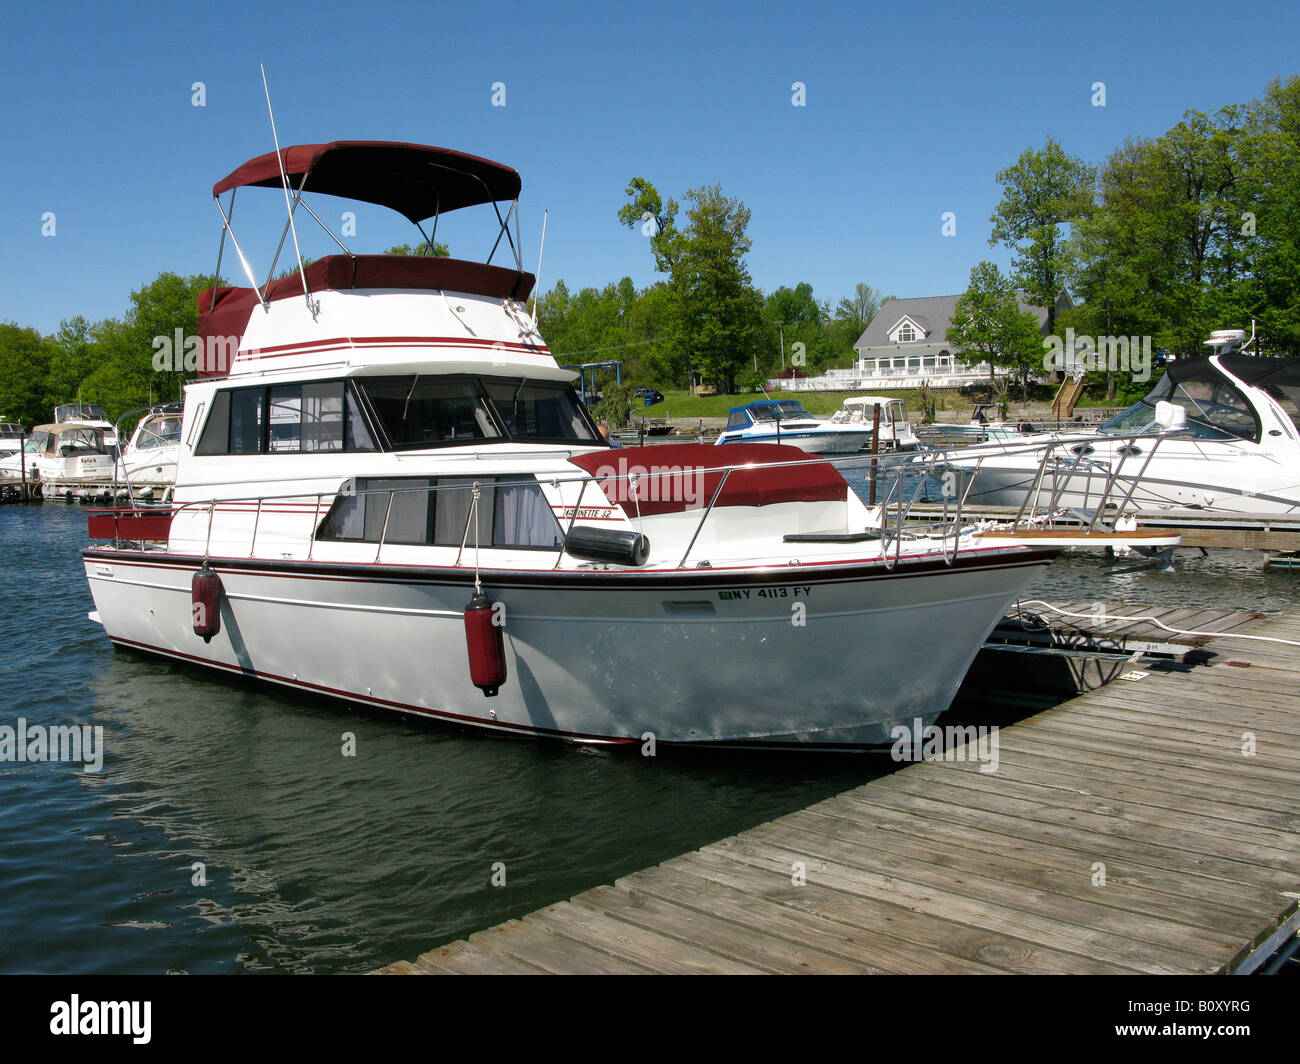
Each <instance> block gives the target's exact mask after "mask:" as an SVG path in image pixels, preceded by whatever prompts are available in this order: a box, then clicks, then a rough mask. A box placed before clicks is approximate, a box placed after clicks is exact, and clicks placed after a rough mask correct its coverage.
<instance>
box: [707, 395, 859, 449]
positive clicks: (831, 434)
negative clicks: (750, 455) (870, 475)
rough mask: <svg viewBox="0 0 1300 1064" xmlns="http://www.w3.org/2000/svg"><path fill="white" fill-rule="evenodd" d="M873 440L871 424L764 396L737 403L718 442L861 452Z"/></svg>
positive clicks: (787, 400)
mask: <svg viewBox="0 0 1300 1064" xmlns="http://www.w3.org/2000/svg"><path fill="white" fill-rule="evenodd" d="M870 441H871V426H870V425H869V424H868V425H867V427H866V428H865V429H864V428H863V427H862V426H861V425H850V424H840V423H837V422H835V421H834V420H833V419H829V418H817V417H813V415H812V414H810V413H808V411H807V410H805V409H804V406H803V404H802V403H800V402H799V401H797V400H795V399H763V400H760V401H758V402H755V403H747V404H746V405H745V406H733V407H732V408H731V411H730V414H729V415H728V417H727V426H726V428H724V429H723V430H722V433H721V434H720V435H719V436H718V438H717V439H716V440H715V441H714V443H715V444H726V443H779V444H784V445H785V446H788V447H798V448H799V450H801V451H805V452H807V453H809V454H857V453H858V451H860V450H862V448H863V447H864V446H865V445H866V444H868V443H869V442H870Z"/></svg>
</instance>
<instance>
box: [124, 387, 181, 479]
mask: <svg viewBox="0 0 1300 1064" xmlns="http://www.w3.org/2000/svg"><path fill="white" fill-rule="evenodd" d="M182 414H183V411H182V409H181V407H180V405H179V404H170V405H166V406H157V407H153V408H151V409H150V410H149V411H148V412H147V413H145V415H144V416H143V417H141V418H140V420H139V422H138V423H137V424H136V427H135V430H134V431H133V432H132V433H131V439H130V441H129V442H128V443H127V444H126V445H125V446H124V447H123V448H122V451H121V454H120V455H119V457H118V460H117V471H116V476H117V479H118V481H119V482H121V483H125V484H128V485H129V486H130V488H131V490H132V491H144V492H147V493H149V494H153V495H161V494H162V493H164V492H165V491H167V490H168V489H169V488H170V487H171V486H172V485H174V484H175V483H176V463H177V460H178V459H179V457H180V450H181V421H182Z"/></svg>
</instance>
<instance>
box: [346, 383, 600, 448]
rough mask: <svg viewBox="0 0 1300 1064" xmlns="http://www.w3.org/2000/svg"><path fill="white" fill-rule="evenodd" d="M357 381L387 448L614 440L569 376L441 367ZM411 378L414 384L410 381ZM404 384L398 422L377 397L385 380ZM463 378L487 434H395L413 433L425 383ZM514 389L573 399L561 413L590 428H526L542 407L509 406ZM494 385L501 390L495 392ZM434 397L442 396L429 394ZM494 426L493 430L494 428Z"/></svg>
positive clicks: (572, 423)
mask: <svg viewBox="0 0 1300 1064" xmlns="http://www.w3.org/2000/svg"><path fill="white" fill-rule="evenodd" d="M351 379H352V383H353V384H354V385H356V391H357V393H358V395H359V396H360V398H361V401H362V403H363V404H364V405H365V407H366V413H367V415H368V417H369V420H370V424H371V425H372V426H373V429H374V431H375V433H376V436H377V443H378V444H379V449H380V450H383V451H402V452H406V451H424V450H434V449H438V448H442V447H464V446H466V445H467V444H475V445H484V444H493V443H538V444H547V445H553V444H560V445H565V446H579V447H605V446H608V445H609V444H608V442H607V441H606V439H605V438H604V436H602V435H601V433H600V429H599V427H598V426H597V425H596V422H595V421H594V420H593V418H592V417H591V413H590V412H589V411H588V410H587V408H586V407H585V406H584V405H583V403H582V400H581V399H580V398H579V397H578V393H577V392H576V391H575V390H574V388H573V386H572V385H571V384H570V383H568V382H567V381H557V380H551V379H546V378H538V377H524V376H519V377H515V376H508V377H507V376H499V375H495V374H491V375H489V374H474V373H436V374H419V373H415V374H383V375H363V376H356V377H353V378H351ZM408 382H409V386H408ZM394 383H396V384H398V385H399V390H401V389H404V390H406V392H407V401H406V403H405V404H404V412H403V415H402V417H401V419H400V422H394V421H393V419H392V418H391V417H389V416H385V415H386V412H385V410H384V409H383V408H382V406H381V404H379V403H378V402H377V401H376V400H377V394H376V393H377V388H376V387H375V386H376V385H379V384H394ZM457 384H460V385H467V387H465V388H464V391H463V398H466V399H470V400H471V401H472V404H471V405H472V411H471V412H472V416H473V417H474V420H475V424H476V425H477V426H478V428H479V429H481V430H483V434H482V435H477V436H468V437H459V438H457V437H453V438H446V437H445V436H443V438H439V439H420V440H412V439H409V438H408V439H406V440H400V439H395V429H396V427H397V425H398V424H399V423H400V424H401V425H402V426H403V427H404V428H405V430H406V433H407V435H409V434H410V431H411V428H410V426H409V424H408V422H409V420H410V400H411V398H412V397H413V396H414V395H415V394H416V392H417V391H418V390H419V389H420V387H421V385H443V386H451V387H452V388H454V387H455V386H456V385H457ZM510 390H513V392H514V400H513V401H514V402H515V403H518V402H519V401H520V398H521V396H523V395H524V392H525V390H529V391H531V392H533V393H534V395H532V396H530V397H525V399H524V401H525V403H527V401H528V399H532V400H534V401H535V400H536V399H537V396H536V394H535V393H537V392H539V391H540V392H553V393H554V398H556V399H561V400H565V399H567V400H568V404H567V407H566V408H564V409H562V410H560V411H559V417H560V418H561V419H562V420H563V419H565V418H567V419H568V422H569V426H570V428H572V429H581V430H585V435H583V433H582V432H581V431H575V432H574V433H572V434H570V435H564V434H554V435H552V434H545V433H530V432H527V431H525V432H520V431H519V429H520V426H521V425H524V426H527V424H528V422H529V421H536V419H538V418H539V416H540V412H539V411H537V410H536V409H533V410H532V411H529V410H527V409H526V408H525V409H523V410H519V409H516V410H515V411H514V412H509V411H506V410H505V409H504V404H505V403H508V402H511V400H510V399H507V398H504V397H503V395H502V392H503V391H510ZM494 391H495V392H496V393H497V394H495V395H494V394H493V393H494ZM449 397H454V392H451V393H449ZM429 398H434V399H436V397H429ZM549 417H550V418H552V423H555V422H554V421H553V419H554V417H555V413H554V412H551V413H550V414H549ZM489 430H490V434H489Z"/></svg>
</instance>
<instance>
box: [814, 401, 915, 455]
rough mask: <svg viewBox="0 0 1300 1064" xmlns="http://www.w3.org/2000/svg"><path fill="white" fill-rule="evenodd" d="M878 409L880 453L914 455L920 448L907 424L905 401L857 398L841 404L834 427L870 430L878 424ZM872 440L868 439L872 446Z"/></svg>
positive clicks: (833, 420) (909, 425)
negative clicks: (907, 453)
mask: <svg viewBox="0 0 1300 1064" xmlns="http://www.w3.org/2000/svg"><path fill="white" fill-rule="evenodd" d="M876 407H879V408H880V449H881V450H882V451H914V450H916V449H917V447H918V446H920V441H919V440H917V438H916V433H915V432H913V431H912V426H911V423H910V422H909V421H908V420H907V406H906V404H904V402H903V400H901V399H890V398H889V397H887V396H883V395H853V396H850V397H849V398H847V399H845V400H844V402H843V403H841V404H840V409H839V410H837V411H836V412H835V414H834V415H833V416H832V417H831V424H833V425H855V426H858V427H865V428H866V429H867V430H868V433H870V430H871V429H872V428H873V426H874V425H875V424H876V412H875V411H876ZM869 439H870V436H869V435H868V442H869Z"/></svg>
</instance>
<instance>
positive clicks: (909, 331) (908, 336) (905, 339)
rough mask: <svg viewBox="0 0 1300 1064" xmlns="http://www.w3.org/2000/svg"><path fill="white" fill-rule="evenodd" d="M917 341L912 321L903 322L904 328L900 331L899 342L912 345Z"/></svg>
mask: <svg viewBox="0 0 1300 1064" xmlns="http://www.w3.org/2000/svg"><path fill="white" fill-rule="evenodd" d="M915 339H916V330H915V329H913V328H912V323H911V322H910V321H905V322H903V326H902V328H900V329H899V330H898V342H899V343H900V344H910V343H911V342H912V341H913V340H915Z"/></svg>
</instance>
